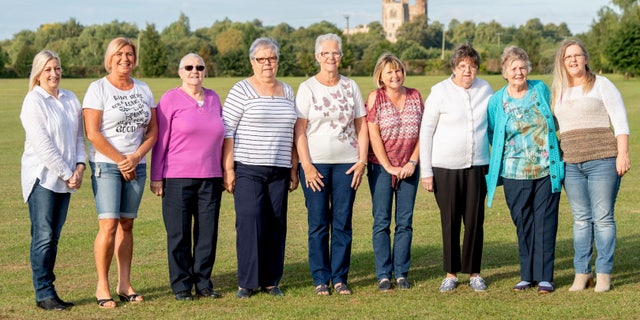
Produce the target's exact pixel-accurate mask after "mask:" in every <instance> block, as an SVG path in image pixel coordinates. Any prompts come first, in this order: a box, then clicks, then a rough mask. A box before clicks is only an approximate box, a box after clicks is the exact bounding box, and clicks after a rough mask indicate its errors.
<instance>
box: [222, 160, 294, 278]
mask: <svg viewBox="0 0 640 320" xmlns="http://www.w3.org/2000/svg"><path fill="white" fill-rule="evenodd" d="M290 170H291V169H289V168H284V167H273V166H255V165H245V164H242V163H239V162H236V184H235V189H234V191H233V199H234V203H235V208H236V251H237V255H238V286H239V287H241V288H245V289H256V288H258V287H262V288H265V287H270V286H277V285H278V283H279V282H280V279H282V274H283V272H284V250H285V242H286V237H287V201H288V197H289V195H288V192H289V180H290Z"/></svg>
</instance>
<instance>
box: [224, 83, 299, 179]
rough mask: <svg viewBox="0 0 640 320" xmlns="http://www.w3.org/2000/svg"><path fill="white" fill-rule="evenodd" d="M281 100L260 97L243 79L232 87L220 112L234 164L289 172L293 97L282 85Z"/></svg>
mask: <svg viewBox="0 0 640 320" xmlns="http://www.w3.org/2000/svg"><path fill="white" fill-rule="evenodd" d="M282 86H283V88H284V97H271V96H260V95H259V94H258V92H256V90H255V89H254V88H253V87H252V86H251V84H249V81H248V80H247V79H244V80H241V81H239V82H238V83H236V84H235V85H234V86H233V87H232V88H231V90H230V91H229V94H228V95H227V98H226V99H225V102H224V106H223V108H222V116H223V118H224V126H225V131H226V133H225V138H232V139H234V144H233V155H234V161H237V162H241V163H243V164H247V165H260V166H276V167H286V168H291V151H292V147H293V126H294V124H295V121H296V118H297V117H296V111H295V96H294V93H293V89H292V88H291V86H289V85H287V84H286V83H282Z"/></svg>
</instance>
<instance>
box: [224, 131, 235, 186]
mask: <svg viewBox="0 0 640 320" xmlns="http://www.w3.org/2000/svg"><path fill="white" fill-rule="evenodd" d="M233 144H234V140H233V138H225V139H224V143H223V144H222V170H223V171H224V174H223V177H224V178H223V180H224V188H225V189H226V190H227V192H229V193H233V189H234V187H235V185H236V171H235V168H234V160H233Z"/></svg>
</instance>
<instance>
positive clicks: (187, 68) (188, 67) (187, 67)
mask: <svg viewBox="0 0 640 320" xmlns="http://www.w3.org/2000/svg"><path fill="white" fill-rule="evenodd" d="M184 69H185V70H187V71H191V70H193V66H184Z"/></svg>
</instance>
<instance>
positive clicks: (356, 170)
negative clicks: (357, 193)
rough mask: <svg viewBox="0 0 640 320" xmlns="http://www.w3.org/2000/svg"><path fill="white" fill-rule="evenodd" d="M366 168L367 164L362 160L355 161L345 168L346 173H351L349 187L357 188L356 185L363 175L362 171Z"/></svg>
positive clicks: (358, 184) (360, 181)
mask: <svg viewBox="0 0 640 320" xmlns="http://www.w3.org/2000/svg"><path fill="white" fill-rule="evenodd" d="M366 168H367V165H366V164H364V163H362V162H356V163H354V164H353V166H351V168H349V170H347V174H351V173H353V178H352V179H351V188H353V189H354V190H358V186H360V183H362V176H364V171H365V169H366Z"/></svg>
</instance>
